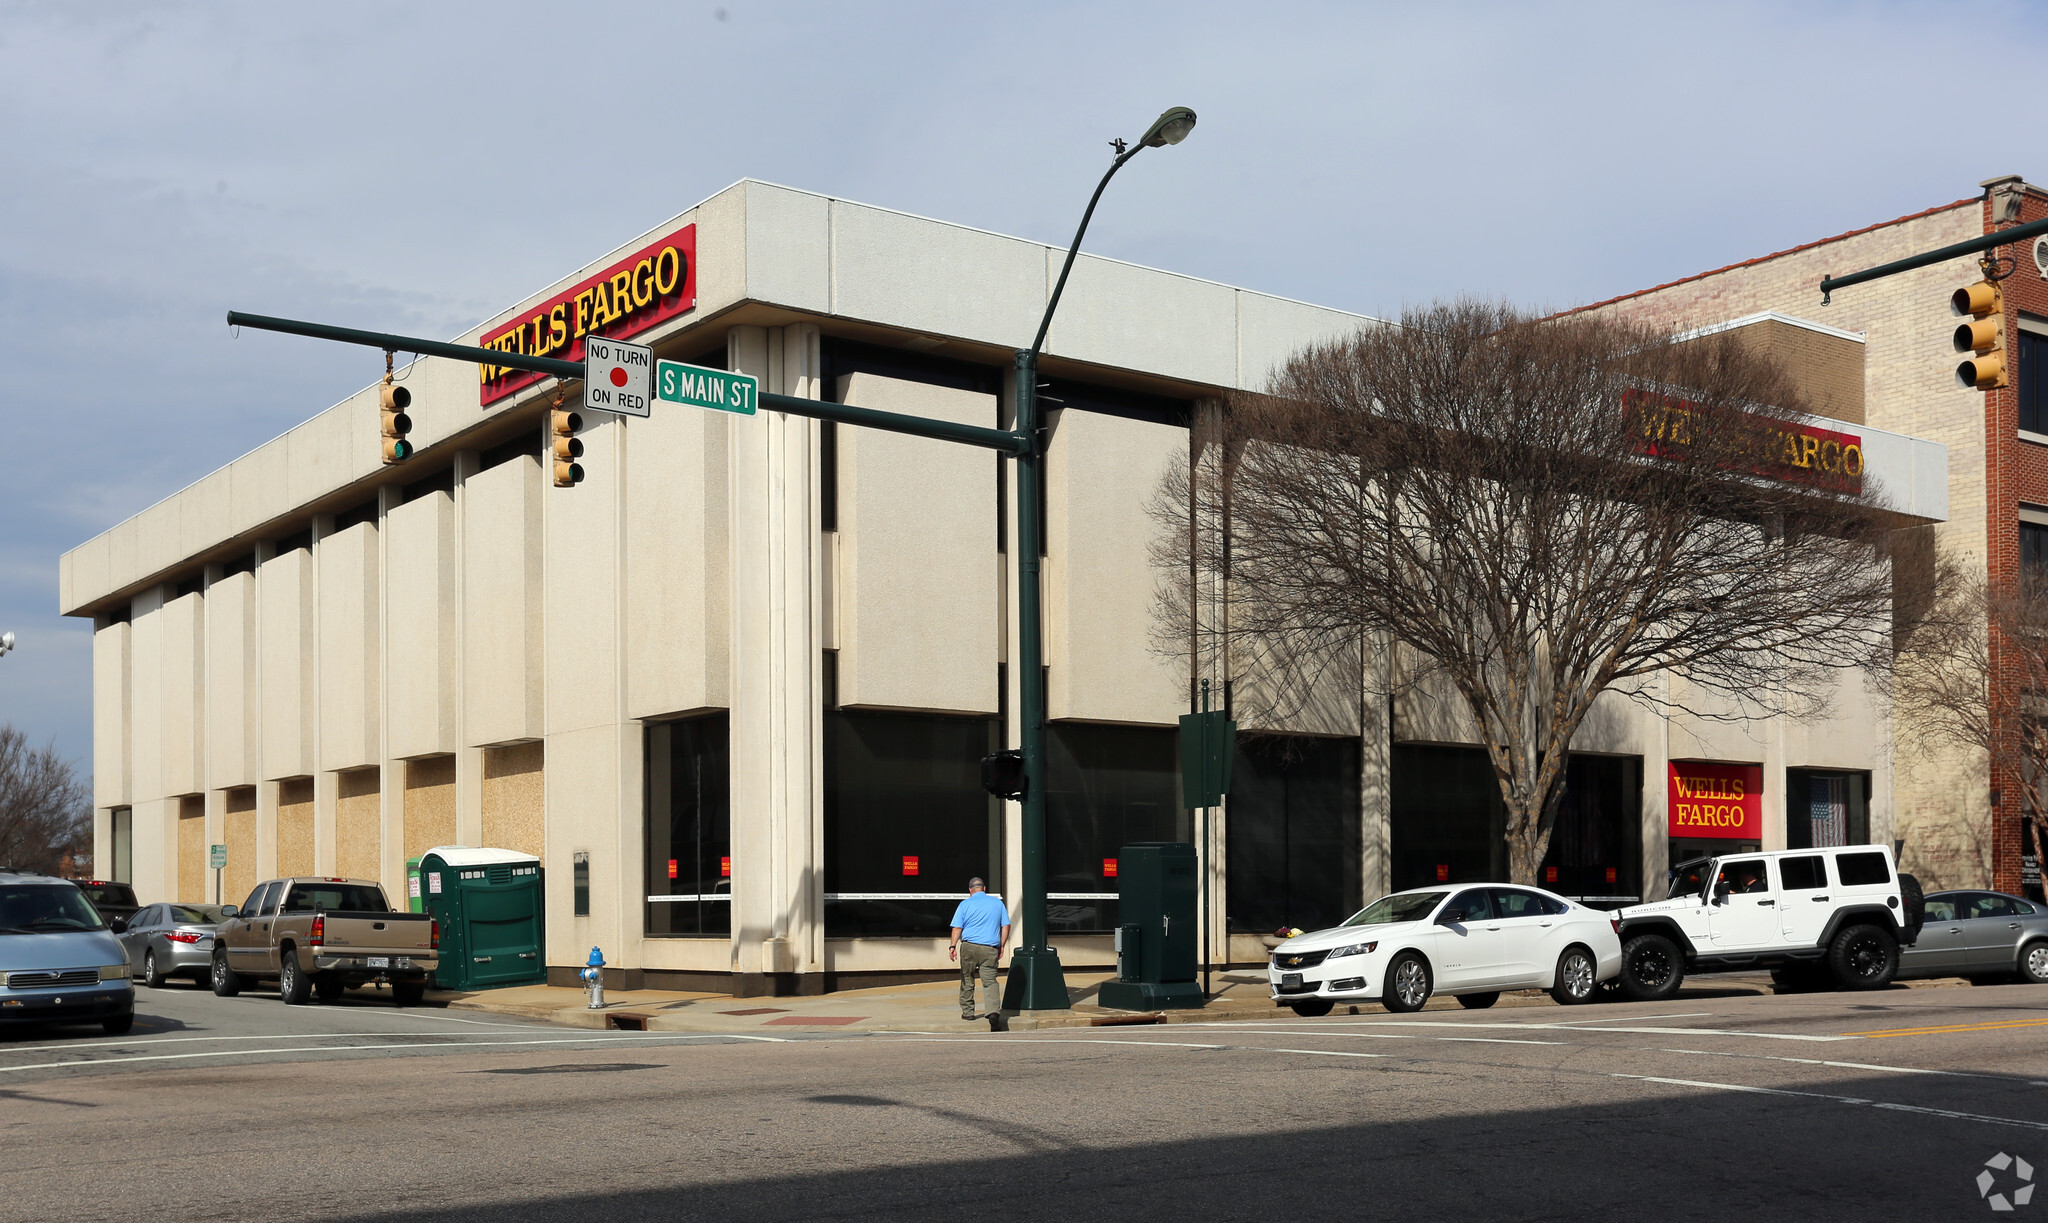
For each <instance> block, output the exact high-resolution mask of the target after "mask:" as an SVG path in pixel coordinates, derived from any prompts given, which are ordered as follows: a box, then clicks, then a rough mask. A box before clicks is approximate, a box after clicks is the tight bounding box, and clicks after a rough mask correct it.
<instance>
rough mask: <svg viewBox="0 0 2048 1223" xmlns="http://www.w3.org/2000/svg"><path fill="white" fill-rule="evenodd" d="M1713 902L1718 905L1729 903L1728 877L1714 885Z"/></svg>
mask: <svg viewBox="0 0 2048 1223" xmlns="http://www.w3.org/2000/svg"><path fill="white" fill-rule="evenodd" d="M1713 903H1714V904H1717V905H1724V904H1727V903H1728V881H1727V880H1726V879H1723V880H1722V881H1721V882H1719V883H1717V884H1715V885H1714V896H1713Z"/></svg>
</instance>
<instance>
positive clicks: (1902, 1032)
mask: <svg viewBox="0 0 2048 1223" xmlns="http://www.w3.org/2000/svg"><path fill="white" fill-rule="evenodd" d="M2044 1026H2048V1019H1999V1020H1994V1021H1993V1022H1991V1023H1953V1024H1945V1025H1943V1026H1940V1027H1932V1028H1887V1029H1882V1030H1880V1031H1876V1032H1844V1033H1842V1035H1844V1036H1868V1037H1871V1038H1873V1039H1874V1038H1877V1037H1882V1036H1941V1035H1944V1034H1946V1033H1949V1032H1997V1031H2000V1030H2002V1029H2005V1028H2039V1027H2044Z"/></svg>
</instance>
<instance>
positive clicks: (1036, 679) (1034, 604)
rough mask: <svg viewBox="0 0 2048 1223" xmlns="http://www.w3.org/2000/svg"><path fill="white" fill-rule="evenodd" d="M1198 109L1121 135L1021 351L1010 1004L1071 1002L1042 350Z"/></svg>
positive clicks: (1035, 1006)
mask: <svg viewBox="0 0 2048 1223" xmlns="http://www.w3.org/2000/svg"><path fill="white" fill-rule="evenodd" d="M1194 127H1195V112H1194V111H1192V110H1189V109H1188V108H1187V107H1185V106H1176V107H1173V108H1172V109H1171V110H1168V111H1166V112H1165V113H1164V114H1162V115H1160V116H1159V117H1158V118H1157V119H1155V120H1153V121H1152V126H1151V127H1149V128H1147V129H1145V134H1144V135H1143V136H1141V137H1139V139H1138V142H1137V143H1136V144H1133V145H1130V146H1128V147H1127V146H1125V145H1124V143H1123V142H1122V141H1118V142H1116V149H1117V155H1116V160H1115V161H1113V162H1111V163H1110V166H1109V172H1108V173H1107V174H1104V175H1103V176H1102V181H1101V182H1100V183H1097V184H1096V186H1095V194H1094V195H1091V196H1089V197H1088V208H1087V211H1085V212H1083V213H1082V214H1081V225H1080V228H1078V229H1076V230H1075V231H1074V240H1073V242H1071V243H1069V244H1068V246H1067V261H1066V262H1065V263H1064V264H1062V265H1061V267H1060V278H1059V280H1057V281H1056V282H1054V284H1053V287H1052V298H1051V300H1049V301H1047V302H1046V303H1045V317H1044V318H1043V319H1042V320H1040V322H1039V324H1038V335H1037V337H1036V338H1034V339H1033V340H1032V341H1031V347H1030V348H1029V349H1027V350H1024V351H1020V352H1019V353H1018V354H1017V385H1016V398H1017V420H1016V432H1017V433H1018V434H1019V435H1020V436H1021V437H1023V438H1025V439H1028V441H1027V443H1026V444H1025V445H1024V446H1023V447H1022V448H1021V449H1020V450H1019V451H1018V453H1017V553H1018V556H1017V573H1018V581H1017V687H1018V692H1019V700H1018V702H1017V704H1018V712H1019V714H1020V715H1021V716H1020V718H1019V721H1020V722H1021V723H1022V726H1021V728H1020V729H1021V731H1022V734H1021V742H1020V744H1019V750H1020V752H1021V754H1022V755H1023V757H1024V797H1023V823H1022V827H1021V828H1020V832H1021V833H1022V840H1023V851H1024V853H1023V856H1024V861H1023V875H1024V878H1023V884H1024V895H1023V900H1022V905H1021V907H1022V910H1023V912H1022V913H1021V914H1020V921H1019V925H1020V926H1021V927H1022V930H1021V932H1020V934H1021V937H1020V938H1019V940H1018V947H1017V951H1016V953H1015V954H1014V955H1012V956H1011V957H1010V977H1009V981H1008V983H1007V985H1006V986H1005V987H1004V989H1003V1009H1004V1010H1006V1011H1064V1010H1066V1009H1068V1005H1069V1004H1068V1001H1067V982H1066V977H1065V974H1064V973H1062V972H1061V970H1060V957H1059V953H1058V952H1057V951H1055V950H1053V948H1052V947H1051V946H1050V945H1049V944H1048V943H1047V942H1046V929H1045V695H1046V694H1045V688H1044V686H1043V684H1042V682H1041V677H1042V676H1043V675H1044V674H1045V667H1044V653H1045V651H1044V644H1043V642H1042V640H1041V639H1040V632H1041V629H1040V616H1039V597H1040V592H1039V564H1038V556H1039V551H1040V547H1041V543H1040V540H1039V530H1038V521H1039V472H1040V471H1041V470H1042V466H1041V465H1042V464H1043V463H1044V461H1045V439H1044V437H1043V436H1042V435H1041V432H1040V426H1039V417H1038V351H1039V349H1041V348H1043V347H1044V346H1045V335H1046V332H1047V331H1049V330H1051V328H1052V313H1053V311H1054V310H1057V309H1059V304H1060V293H1061V292H1062V291H1064V290H1065V289H1066V287H1067V274H1068V273H1069V272H1072V271H1073V270H1074V256H1075V255H1077V254H1079V253H1080V251H1081V236H1082V235H1083V234H1085V233H1087V232H1088V222H1089V220H1090V219H1091V218H1092V217H1094V215H1095V205H1096V202H1097V201H1099V200H1100V199H1101V198H1102V190H1103V188H1105V187H1107V186H1109V180H1110V179H1111V178H1113V177H1115V176H1116V172H1117V171H1118V170H1121V169H1123V167H1124V163H1125V162H1127V161H1129V160H1130V159H1131V158H1133V157H1136V156H1137V155H1138V154H1139V153H1140V152H1142V151H1143V150H1145V149H1156V148H1160V147H1162V146H1164V145H1169V144H1179V143H1180V142H1181V141H1182V140H1185V139H1187V134H1188V133H1189V132H1191V131H1193V130H1194Z"/></svg>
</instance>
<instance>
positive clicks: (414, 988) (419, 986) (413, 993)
mask: <svg viewBox="0 0 2048 1223" xmlns="http://www.w3.org/2000/svg"><path fill="white" fill-rule="evenodd" d="M426 998H427V983H426V982H425V981H393V982H392V983H391V1003H392V1005H393V1006H418V1005H419V1004H420V1003H422V1002H424V1001H426Z"/></svg>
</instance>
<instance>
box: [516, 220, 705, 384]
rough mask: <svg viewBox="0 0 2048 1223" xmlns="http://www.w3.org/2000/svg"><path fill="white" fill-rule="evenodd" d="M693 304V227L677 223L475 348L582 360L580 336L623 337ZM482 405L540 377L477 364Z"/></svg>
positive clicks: (664, 320)
mask: <svg viewBox="0 0 2048 1223" xmlns="http://www.w3.org/2000/svg"><path fill="white" fill-rule="evenodd" d="M696 306H697V227H696V226H695V225H685V226H683V227H682V228H681V229H678V230H676V231H675V232H674V233H671V234H669V235H667V236H666V237H663V238H659V239H657V240H655V241H654V242H652V243H650V244H649V245H647V246H644V247H642V248H641V249H639V250H637V251H634V252H633V253H632V254H630V255H628V256H626V257H625V258H624V259H621V260H619V261H618V262H617V263H614V264H612V265H611V266H610V267H608V268H606V269H605V270H604V271H602V272H599V273H598V274H597V275H595V276H592V277H591V278H590V279H588V280H586V281H583V282H582V283H581V284H578V285H577V286H575V287H574V288H572V289H569V290H568V291H567V292H564V293H559V294H557V295H555V296H554V297H551V298H549V299H548V300H546V301H544V302H542V303H540V304H539V305H538V306H535V307H534V308H533V309H532V310H531V311H527V312H524V313H523V315H522V317H520V318H518V319H515V320H513V321H512V322H510V323H508V324H506V325H505V326H503V327H501V328H499V329H498V330H497V331H496V332H495V333H491V332H486V333H485V335H484V340H483V346H484V347H485V348H495V349H497V350H498V351H499V352H511V353H519V354H521V355H523V356H529V357H556V358H559V359H561V360H563V361H581V360H582V359H583V337H584V336H586V335H589V334H591V333H592V332H595V333H597V334H598V335H601V336H606V337H609V338H611V339H615V340H616V339H624V338H625V337H627V336H630V335H637V334H638V333H640V332H642V331H645V330H647V329H648V328H649V327H652V326H654V325H655V324H656V323H661V322H666V321H667V320H669V319H672V318H674V317H675V316H676V315H678V314H683V313H685V312H687V311H689V310H693V309H695V308H696ZM479 371H480V376H481V378H482V379H483V389H482V390H481V392H480V397H481V402H482V403H483V404H485V405H489V404H493V403H496V402H497V401H498V400H500V399H503V398H505V396H507V395H510V394H513V393H514V392H516V391H520V390H523V389H525V388H526V387H529V386H532V385H533V384H534V383H536V382H539V381H540V380H541V379H542V378H544V377H546V376H547V375H545V374H535V373H529V372H527V371H526V370H520V369H506V368H505V367H504V366H502V365H485V366H480V367H479Z"/></svg>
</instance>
